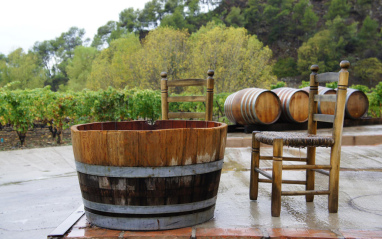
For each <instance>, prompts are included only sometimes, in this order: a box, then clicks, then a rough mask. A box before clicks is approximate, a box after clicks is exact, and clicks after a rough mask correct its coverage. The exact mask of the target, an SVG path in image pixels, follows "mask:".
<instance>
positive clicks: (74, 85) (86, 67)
mask: <svg viewBox="0 0 382 239" xmlns="http://www.w3.org/2000/svg"><path fill="white" fill-rule="evenodd" d="M97 54H98V51H97V49H95V48H93V47H84V46H77V47H76V48H75V49H74V57H73V59H72V60H70V61H69V63H68V66H67V68H66V71H67V73H68V77H69V81H68V88H69V89H70V90H74V91H80V90H82V89H84V88H85V87H86V84H87V81H88V78H89V75H90V73H91V69H92V63H93V60H94V58H95V57H96V56H97Z"/></svg>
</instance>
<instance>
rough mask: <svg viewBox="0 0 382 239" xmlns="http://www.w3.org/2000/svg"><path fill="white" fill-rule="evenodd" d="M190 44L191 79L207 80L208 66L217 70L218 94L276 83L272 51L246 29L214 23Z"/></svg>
mask: <svg viewBox="0 0 382 239" xmlns="http://www.w3.org/2000/svg"><path fill="white" fill-rule="evenodd" d="M190 45H191V49H192V50H191V53H190V54H189V55H188V56H189V57H190V59H189V61H188V62H189V66H190V68H189V71H188V73H187V74H188V76H189V77H199V78H204V77H205V75H204V74H205V73H204V72H206V67H209V68H210V69H213V70H215V76H216V80H215V92H233V91H237V90H239V89H242V88H245V87H253V86H256V87H267V86H269V84H270V83H272V82H275V80H276V77H275V76H274V75H273V74H272V72H271V70H272V61H271V57H272V51H271V50H270V49H269V48H268V47H267V46H265V47H264V46H263V44H262V43H261V42H260V41H259V40H258V39H257V37H256V36H250V35H248V33H247V31H246V30H245V29H244V28H233V27H225V26H223V25H216V24H215V23H213V22H211V23H209V24H207V26H205V27H201V28H200V29H199V31H198V32H196V33H194V34H192V35H191V37H190ZM203 73H204V74H203Z"/></svg>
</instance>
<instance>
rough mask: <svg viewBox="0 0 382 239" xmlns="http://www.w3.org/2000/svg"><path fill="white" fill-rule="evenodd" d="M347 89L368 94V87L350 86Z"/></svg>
mask: <svg viewBox="0 0 382 239" xmlns="http://www.w3.org/2000/svg"><path fill="white" fill-rule="evenodd" d="M349 88H352V89H356V90H360V91H362V92H363V93H365V94H366V93H369V92H370V89H369V87H367V86H365V85H352V86H350V87H349Z"/></svg>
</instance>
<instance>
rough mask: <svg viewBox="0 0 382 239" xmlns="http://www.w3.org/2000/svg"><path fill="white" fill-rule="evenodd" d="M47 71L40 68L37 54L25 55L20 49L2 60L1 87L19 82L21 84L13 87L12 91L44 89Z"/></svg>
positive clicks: (0, 68)
mask: <svg viewBox="0 0 382 239" xmlns="http://www.w3.org/2000/svg"><path fill="white" fill-rule="evenodd" d="M45 79H46V78H45V71H44V69H43V68H42V67H41V66H39V60H38V57H37V55H36V54H34V53H32V52H29V53H27V54H26V53H24V51H23V49H21V48H18V49H16V50H15V51H13V52H11V53H10V54H9V55H8V57H7V58H6V60H0V86H4V85H6V84H7V83H10V82H13V81H18V82H20V84H17V85H12V86H11V87H10V88H12V89H33V88H36V87H42V86H43V85H44V81H45Z"/></svg>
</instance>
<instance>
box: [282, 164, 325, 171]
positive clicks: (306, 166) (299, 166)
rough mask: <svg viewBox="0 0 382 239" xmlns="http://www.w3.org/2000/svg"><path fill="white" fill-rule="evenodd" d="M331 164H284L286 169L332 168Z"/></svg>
mask: <svg viewBox="0 0 382 239" xmlns="http://www.w3.org/2000/svg"><path fill="white" fill-rule="evenodd" d="M331 168H332V166H330V165H283V169H285V170H293V169H331Z"/></svg>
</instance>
